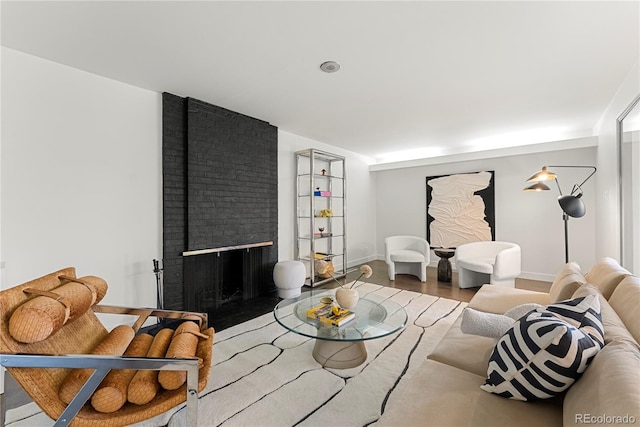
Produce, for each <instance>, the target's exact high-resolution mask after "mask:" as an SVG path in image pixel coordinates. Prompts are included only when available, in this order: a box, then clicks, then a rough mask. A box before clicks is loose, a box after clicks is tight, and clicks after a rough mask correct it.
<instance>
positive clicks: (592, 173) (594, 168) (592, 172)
mask: <svg viewBox="0 0 640 427" xmlns="http://www.w3.org/2000/svg"><path fill="white" fill-rule="evenodd" d="M582 167H583V168H591V169H593V171H591V173H590V174H589V176H588V177H586V178H585V179H584V181H582V182H581V183H580V184H576V185H574V186H573V190H571V195H573V193H574V192H575V191H576V190H577V189H578V188H579V189H580V191H582V186H583V185H584V183H585V182H587V181H588V180H589V178H591V177H592V176H593V175H594V174H595V173H596V170H597V169H596V167H595V166H582Z"/></svg>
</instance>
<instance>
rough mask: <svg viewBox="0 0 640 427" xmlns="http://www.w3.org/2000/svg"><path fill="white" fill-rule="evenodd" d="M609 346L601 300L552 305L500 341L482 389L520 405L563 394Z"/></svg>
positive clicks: (592, 298)
mask: <svg viewBox="0 0 640 427" xmlns="http://www.w3.org/2000/svg"><path fill="white" fill-rule="evenodd" d="M603 345H604V343H603V331H602V323H601V320H600V303H599V300H598V298H597V296H595V295H589V296H586V297H584V298H576V299H573V300H569V301H563V302H560V303H556V304H551V305H549V306H548V307H546V308H543V309H538V310H535V311H532V312H531V313H529V314H527V315H526V316H524V317H522V318H521V319H520V320H518V321H517V322H516V324H515V325H514V326H513V328H511V329H510V330H509V331H508V332H507V333H506V334H505V335H504V336H503V337H502V338H501V339H500V340H499V341H498V343H497V344H496V347H495V349H494V351H493V353H492V354H491V357H490V359H489V368H488V370H487V380H486V382H485V384H484V385H483V386H482V389H483V390H485V391H488V392H490V393H496V394H499V395H500V396H503V397H508V398H511V399H516V400H536V399H546V398H549V397H552V396H555V395H558V394H560V393H561V392H563V391H564V390H566V389H567V388H569V387H570V386H571V384H573V382H574V381H575V380H576V379H577V378H578V377H579V376H580V374H581V373H582V372H584V370H585V369H586V368H587V365H588V364H589V362H590V361H591V359H593V357H594V356H595V355H596V354H597V353H598V351H599V350H600V348H601V347H602V346H603Z"/></svg>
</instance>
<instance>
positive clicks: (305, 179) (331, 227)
mask: <svg viewBox="0 0 640 427" xmlns="http://www.w3.org/2000/svg"><path fill="white" fill-rule="evenodd" d="M295 156H296V183H295V199H296V203H295V205H296V206H295V209H296V212H295V215H296V221H295V236H294V237H295V242H296V244H295V254H294V256H295V258H296V259H298V260H300V261H303V262H304V263H305V265H306V267H307V275H308V277H307V281H306V285H308V286H311V287H313V286H318V285H320V284H323V283H326V282H327V281H332V280H333V279H331V277H320V276H318V274H317V272H316V271H315V265H314V264H315V260H316V259H324V260H326V261H330V262H331V265H332V267H333V269H334V271H333V273H332V274H333V277H335V278H336V279H338V278H340V277H344V276H345V275H346V269H347V236H346V230H347V204H346V194H347V191H346V181H347V180H346V159H345V158H344V157H342V156H338V155H336V154H331V153H327V152H324V151H320V150H316V149H313V148H309V149H306V150H302V151H298V152H296V154H295Z"/></svg>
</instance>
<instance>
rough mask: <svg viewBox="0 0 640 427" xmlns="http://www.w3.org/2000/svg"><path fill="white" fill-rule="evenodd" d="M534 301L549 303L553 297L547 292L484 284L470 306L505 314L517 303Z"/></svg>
mask: <svg viewBox="0 0 640 427" xmlns="http://www.w3.org/2000/svg"><path fill="white" fill-rule="evenodd" d="M532 302H533V303H537V304H541V305H549V304H550V303H551V299H550V298H549V294H548V293H546V292H536V291H529V290H526V289H516V288H505V287H501V286H493V285H484V286H482V287H481V288H480V289H479V290H478V292H476V294H475V295H474V296H473V298H471V301H469V305H468V307H469V308H473V309H474V310H479V311H484V312H485V313H495V314H504V313H506V312H507V311H508V310H510V309H512V308H513V307H515V306H517V305H521V304H527V303H532Z"/></svg>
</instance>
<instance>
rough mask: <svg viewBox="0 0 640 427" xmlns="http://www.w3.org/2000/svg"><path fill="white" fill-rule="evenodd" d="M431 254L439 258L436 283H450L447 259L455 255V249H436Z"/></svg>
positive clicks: (449, 263) (449, 265) (449, 262)
mask: <svg viewBox="0 0 640 427" xmlns="http://www.w3.org/2000/svg"><path fill="white" fill-rule="evenodd" d="M433 253H434V254H436V255H437V256H439V257H440V261H438V282H451V261H449V258H451V257H452V256H454V255H455V254H456V248H437V249H434V250H433Z"/></svg>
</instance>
